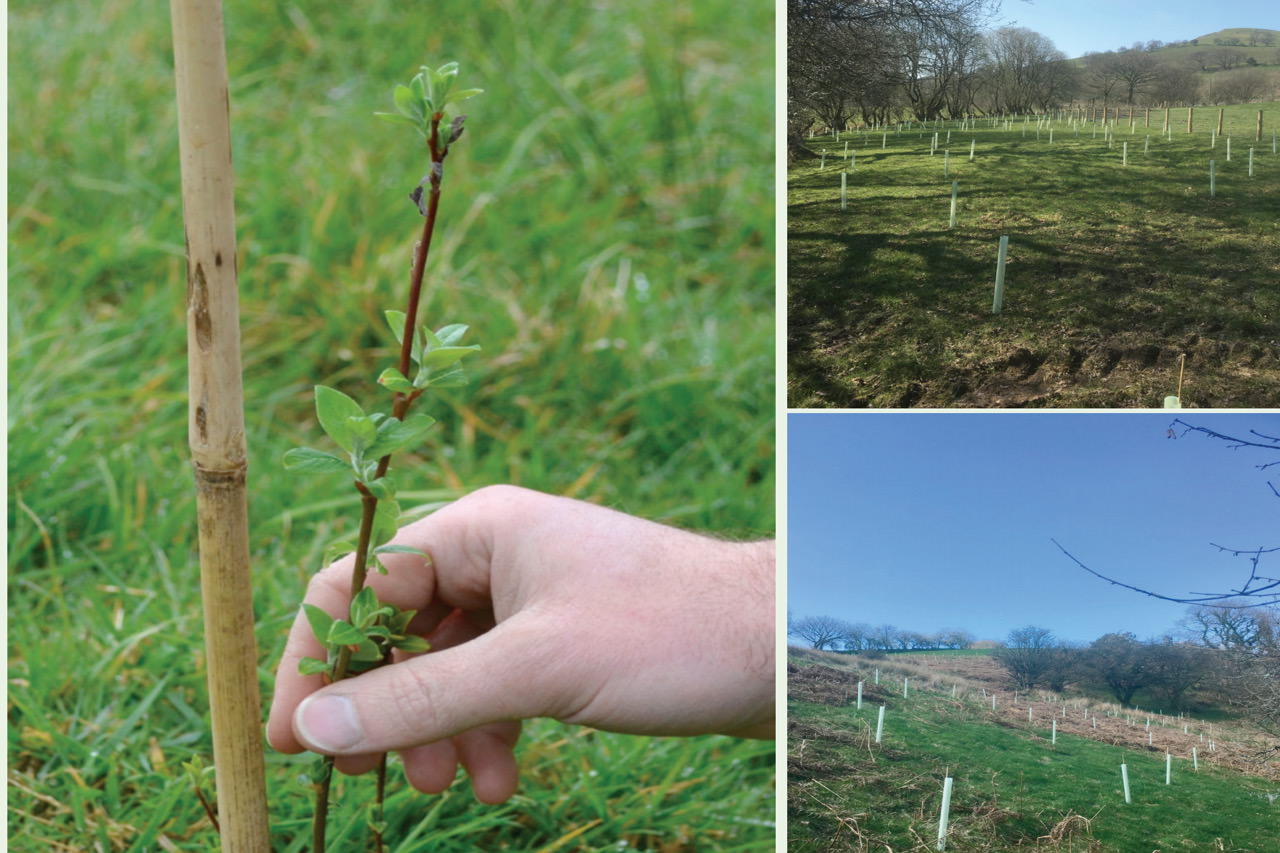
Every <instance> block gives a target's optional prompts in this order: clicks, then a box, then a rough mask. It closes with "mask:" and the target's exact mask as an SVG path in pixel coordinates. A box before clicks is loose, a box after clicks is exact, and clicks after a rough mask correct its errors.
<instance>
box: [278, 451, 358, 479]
mask: <svg viewBox="0 0 1280 853" xmlns="http://www.w3.org/2000/svg"><path fill="white" fill-rule="evenodd" d="M283 461H284V467H285V470H286V471H298V472H300V473H303V474H336V473H340V472H343V471H350V470H351V465H350V464H349V463H348V462H347V461H346V460H345V459H339V458H338V457H337V456H334V455H333V454H332V453H325V452H324V451H323V450H313V449H312V448H310V447H295V448H292V449H291V450H286V451H285V454H284V460H283Z"/></svg>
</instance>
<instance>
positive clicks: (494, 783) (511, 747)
mask: <svg viewBox="0 0 1280 853" xmlns="http://www.w3.org/2000/svg"><path fill="white" fill-rule="evenodd" d="M519 737H520V725H519V723H496V724H494V725H490V726H482V727H481V728H478V729H472V730H471V731H467V732H463V733H462V734H460V735H458V736H457V737H456V738H454V742H455V745H456V748H457V750H458V758H459V760H461V761H462V766H463V767H465V768H466V770H467V775H468V776H470V777H471V790H472V791H474V792H475V795H476V799H477V800H479V801H480V802H482V803H488V804H490V805H497V804H498V803H504V802H506V801H507V800H509V799H511V795H512V794H514V793H515V792H516V782H517V780H518V771H517V769H516V756H515V744H516V740H517V739H518V738H519Z"/></svg>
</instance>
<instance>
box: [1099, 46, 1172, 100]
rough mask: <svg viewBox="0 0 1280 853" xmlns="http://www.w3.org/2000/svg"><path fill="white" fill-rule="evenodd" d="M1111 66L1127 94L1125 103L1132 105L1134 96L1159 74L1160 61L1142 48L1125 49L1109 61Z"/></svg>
mask: <svg viewBox="0 0 1280 853" xmlns="http://www.w3.org/2000/svg"><path fill="white" fill-rule="evenodd" d="M1111 68H1112V71H1113V73H1114V74H1115V76H1116V77H1118V78H1119V79H1120V83H1121V84H1122V85H1123V86H1124V91H1125V92H1126V94H1127V99H1126V101H1125V102H1126V103H1127V104H1129V105H1130V106H1133V103H1134V96H1135V95H1137V94H1139V93H1140V92H1142V91H1143V90H1144V89H1145V88H1146V87H1147V85H1148V84H1150V83H1151V82H1152V81H1154V80H1155V79H1156V78H1157V77H1158V76H1159V74H1160V62H1159V60H1157V59H1156V58H1155V57H1154V56H1152V55H1151V54H1150V53H1147V52H1146V51H1144V50H1126V51H1125V52H1124V53H1121V54H1117V55H1116V57H1115V58H1114V59H1113V60H1112V61H1111Z"/></svg>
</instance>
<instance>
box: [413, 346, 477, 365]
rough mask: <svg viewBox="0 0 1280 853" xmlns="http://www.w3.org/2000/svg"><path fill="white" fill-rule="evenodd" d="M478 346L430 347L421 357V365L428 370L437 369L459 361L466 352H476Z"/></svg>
mask: <svg viewBox="0 0 1280 853" xmlns="http://www.w3.org/2000/svg"><path fill="white" fill-rule="evenodd" d="M479 349H480V347H479V346H478V345H476V344H472V345H471V346H469V347H449V346H444V347H432V348H430V349H428V350H427V351H426V352H425V353H424V354H423V357H422V366H423V367H426V368H428V369H430V370H439V369H440V368H442V367H448V366H449V365H451V364H453V363H454V362H456V361H459V360H460V359H461V358H462V357H463V356H465V355H466V354H467V353H471V352H476V351H477V350H479Z"/></svg>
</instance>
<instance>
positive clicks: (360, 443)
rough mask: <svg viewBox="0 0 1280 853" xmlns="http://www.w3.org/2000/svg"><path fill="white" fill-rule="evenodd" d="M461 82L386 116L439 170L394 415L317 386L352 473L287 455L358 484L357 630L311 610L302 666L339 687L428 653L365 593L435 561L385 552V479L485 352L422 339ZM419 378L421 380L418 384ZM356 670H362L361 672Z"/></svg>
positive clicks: (335, 460) (353, 618)
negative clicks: (374, 576) (412, 133)
mask: <svg viewBox="0 0 1280 853" xmlns="http://www.w3.org/2000/svg"><path fill="white" fill-rule="evenodd" d="M456 76H457V63H448V64H446V65H443V66H441V67H440V68H438V69H434V70H433V69H430V68H427V67H425V66H424V67H423V68H422V69H421V73H419V74H418V76H416V77H415V78H414V79H413V81H412V83H411V84H410V85H409V86H397V87H396V90H395V103H396V108H397V109H398V110H399V114H385V113H384V114H380V115H383V116H386V117H389V118H390V119H392V120H393V121H399V122H403V123H408V124H411V125H413V126H414V127H415V128H416V129H417V130H418V132H419V133H420V134H421V135H422V136H424V137H425V138H426V140H427V149H428V151H429V153H430V156H431V170H430V172H429V173H428V175H427V177H426V178H424V179H423V181H424V182H426V183H427V184H428V185H429V186H428V189H427V199H426V205H425V206H424V205H423V199H422V196H423V190H422V186H421V183H422V182H420V183H419V186H417V187H415V189H414V191H413V192H412V193H411V194H410V198H411V199H412V200H413V202H414V203H415V204H416V205H417V206H418V210H419V212H420V213H421V214H422V216H423V218H424V222H423V227H422V235H421V239H419V241H418V243H417V246H416V247H415V250H414V261H413V267H412V272H411V273H410V282H409V292H408V299H407V305H406V310H405V312H404V314H403V318H402V319H401V318H399V317H397V316H396V315H398V313H399V312H387V321H388V324H389V325H391V326H392V330H393V332H396V333H397V334H399V335H400V336H401V341H400V358H399V364H398V368H397V369H396V370H391V369H388V370H386V371H383V374H382V375H381V376H380V377H379V379H378V381H379V383H380V384H383V385H385V386H387V387H388V388H390V389H391V390H392V391H393V392H394V397H393V402H392V411H391V415H390V417H386V416H383V415H381V414H377V413H375V414H372V415H368V414H366V413H365V412H364V410H363V409H362V408H361V407H360V405H359V404H358V403H356V402H355V401H354V400H352V399H351V398H349V397H347V396H346V395H345V394H342V393H341V392H339V391H336V390H334V389H332V388H325V387H323V386H318V387H317V389H316V412H317V415H318V416H319V419H320V423H321V426H322V427H323V428H324V430H325V432H326V433H328V434H329V436H330V437H331V438H333V439H334V440H335V441H336V442H337V443H338V444H339V445H340V446H341V447H342V449H343V450H345V451H347V453H348V454H349V456H350V468H348V467H347V463H346V462H344V461H343V460H342V459H341V458H339V457H337V456H333V455H331V454H326V453H322V452H320V451H315V450H311V449H309V448H296V449H294V450H291V451H289V453H286V454H285V465H286V467H290V468H293V469H296V470H302V471H309V472H312V473H327V472H335V471H343V470H346V471H347V472H348V474H349V473H350V472H351V471H354V472H355V475H356V476H355V488H356V491H357V492H358V493H359V495H360V527H359V534H358V537H357V541H356V543H354V546H352V544H351V543H346V544H345V546H344V549H350V550H353V551H354V554H355V562H354V565H353V566H352V571H351V603H350V607H349V613H350V621H349V622H348V621H346V620H343V619H333V618H332V617H330V616H329V615H328V614H327V613H325V612H324V611H322V610H320V609H319V608H316V607H314V606H310V605H304V610H306V611H307V618H308V620H309V622H310V623H311V627H312V630H313V631H314V633H315V634H316V636H317V638H318V639H319V640H320V641H321V643H323V644H324V646H325V648H326V649H327V652H328V659H327V660H326V661H320V660H317V659H313V658H303V659H302V661H301V662H300V670H301V671H302V672H303V673H304V674H321V673H323V674H324V675H326V676H327V677H328V680H329V681H331V682H332V681H340V680H342V679H344V678H347V677H349V676H351V675H354V674H357V673H359V672H364V671H368V670H370V669H373V668H376V667H379V666H384V665H386V664H387V663H389V662H390V661H391V650H392V648H401V649H404V650H405V651H409V652H422V651H426V650H427V644H426V643H425V641H423V640H422V639H420V638H417V637H413V636H410V635H409V634H408V625H409V622H410V620H411V619H412V617H413V615H414V614H413V611H401V610H398V609H396V608H394V607H391V606H389V605H385V604H383V603H382V602H380V601H378V599H377V596H376V594H375V593H374V592H373V590H372V589H370V588H367V587H366V585H365V584H366V581H367V579H368V570H369V567H370V565H371V564H372V563H373V561H375V560H377V554H378V553H383V552H387V551H411V552H414V553H418V554H419V555H420V556H421V557H422V558H423V559H424V560H429V559H430V558H429V556H428V555H427V554H426V553H425V552H421V551H417V549H413V548H408V547H406V546H399V545H389V544H382V545H378V543H379V542H382V543H387V542H388V540H390V539H391V537H392V536H393V535H394V533H395V526H396V524H397V521H398V519H397V517H398V515H399V505H398V504H397V503H395V501H394V500H391V499H392V498H393V497H394V486H393V485H392V484H391V482H390V480H389V479H388V478H387V477H386V474H387V470H388V468H389V467H390V464H391V456H392V454H393V453H394V452H395V451H396V450H399V449H402V448H404V447H408V446H410V445H412V444H414V443H415V442H417V441H418V440H420V437H421V435H422V433H423V432H424V431H425V430H426V429H427V428H429V427H430V426H431V424H432V422H433V421H432V419H431V418H428V417H426V416H424V415H414V416H412V417H407V415H408V412H409V409H410V407H411V406H412V405H413V402H414V401H415V400H417V399H418V398H419V397H420V396H421V395H422V393H423V391H425V390H426V389H427V388H428V387H429V386H431V385H432V384H438V385H442V386H443V385H457V384H462V383H463V382H464V381H465V380H464V379H463V378H462V374H461V371H460V369H458V368H457V366H456V362H457V361H458V360H459V359H461V358H462V357H463V355H465V354H466V352H467V351H468V350H473V349H477V347H474V346H471V347H464V346H460V345H458V343H457V342H458V341H459V340H460V338H461V337H462V335H463V334H464V333H465V332H466V327H465V326H460V325H451V326H446V327H444V328H442V329H441V330H440V331H439V332H438V333H433V332H431V331H430V330H429V329H425V328H424V329H421V330H420V329H419V327H418V322H417V316H418V308H419V303H420V300H421V293H422V280H423V275H424V271H425V269H426V262H427V257H428V254H429V253H430V249H431V237H432V235H433V234H434V232H435V224H436V214H437V211H438V210H439V203H440V187H441V182H442V180H443V177H444V159H445V157H446V156H448V153H449V146H450V144H452V143H453V142H454V141H456V140H457V139H458V138H459V136H461V134H462V123H463V120H464V119H465V116H458V117H457V118H455V119H454V120H453V122H452V124H451V125H450V126H449V129H448V138H447V139H442V135H441V133H440V123H441V122H442V121H443V120H444V118H445V114H444V107H445V106H447V105H448V104H449V103H450V102H451V101H460V100H464V99H465V98H469V97H471V96H472V95H475V94H479V92H480V90H478V89H470V90H464V91H460V92H454V93H453V94H452V95H450V88H451V85H452V82H453V78H454V77H456ZM401 326H402V327H403V330H402V331H400V329H401ZM415 361H417V362H418V364H419V369H418V370H417V371H413V370H412V364H413V362H415ZM415 373H416V378H414V379H410V377H411V376H413V375H414V374H415ZM374 459H376V462H375V461H373V460H374ZM382 499H386V500H387V501H388V503H389V509H387V510H386V512H383V510H382V508H381V507H380V505H379V504H380V501H381V500H382ZM384 571H385V570H384ZM357 662H359V666H355V664H356V663H357ZM333 767H334V759H333V757H331V756H326V757H325V758H323V759H322V761H321V764H320V771H319V773H318V778H317V779H316V780H315V781H316V810H315V817H314V820H313V822H312V850H313V853H323V851H324V846H325V834H326V825H327V819H328V805H329V789H330V786H331V784H332V779H333ZM386 769H387V757H386V755H385V754H384V755H383V756H382V757H381V760H380V761H379V765H378V779H377V792H376V798H375V801H374V803H373V808H372V816H371V819H370V821H369V828H370V832H371V834H372V837H373V841H374V846H375V849H376V850H377V851H379V853H381V851H382V850H383V849H384V847H383V838H382V835H383V802H384V796H385V790H386Z"/></svg>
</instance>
